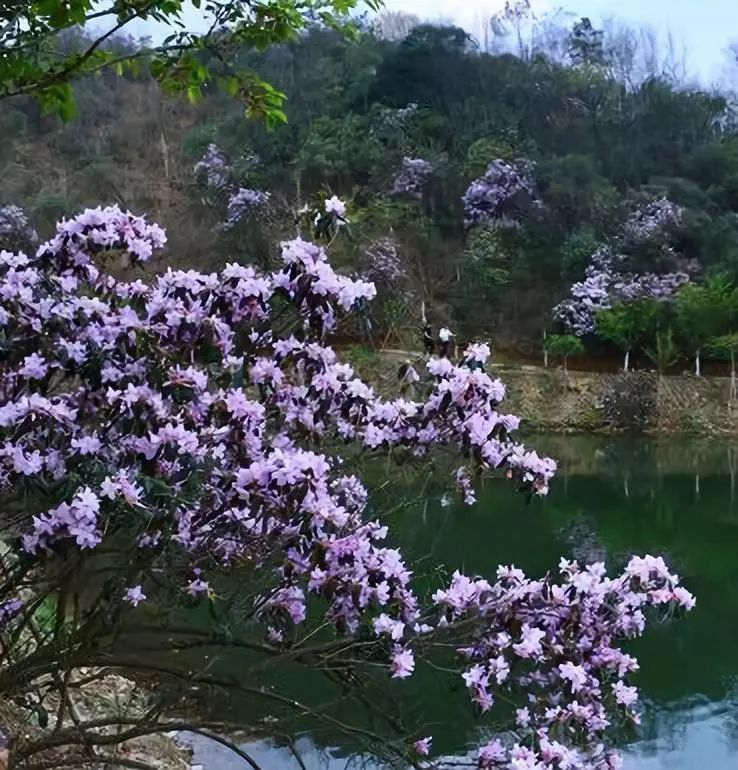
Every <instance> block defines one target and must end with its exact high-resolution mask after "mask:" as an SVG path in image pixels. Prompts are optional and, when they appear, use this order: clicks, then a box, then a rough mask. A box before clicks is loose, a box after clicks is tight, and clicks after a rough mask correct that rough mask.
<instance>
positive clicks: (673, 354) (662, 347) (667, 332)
mask: <svg viewBox="0 0 738 770" xmlns="http://www.w3.org/2000/svg"><path fill="white" fill-rule="evenodd" d="M645 352H646V355H647V356H648V357H649V358H650V359H651V361H653V363H654V364H656V368H657V369H658V370H659V373H660V374H663V373H664V372H665V371H666V370H667V369H668V368H669V367H671V366H673V365H674V364H675V363H676V362H677V361H678V360H679V350H678V348H677V346H676V343H675V342H674V333H673V331H672V330H671V327H667V328H666V329H664V330H659V331H657V332H656V337H655V341H654V344H653V345H652V346H649V347H646V348H645Z"/></svg>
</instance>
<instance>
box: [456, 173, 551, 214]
mask: <svg viewBox="0 0 738 770" xmlns="http://www.w3.org/2000/svg"><path fill="white" fill-rule="evenodd" d="M463 202H464V222H465V224H466V226H467V227H472V226H474V225H485V224H493V225H496V226H497V227H502V228H514V227H517V226H519V221H520V219H521V217H522V216H524V215H526V214H528V213H529V212H531V211H534V210H537V209H539V208H540V207H541V200H540V198H539V197H538V194H537V192H536V190H535V182H534V180H533V164H532V163H531V162H530V161H528V160H525V159H520V160H517V161H515V163H513V164H511V163H507V162H506V161H504V160H493V161H492V162H491V163H490V164H489V166H488V168H487V171H486V172H485V174H484V176H481V177H479V179H475V180H474V181H473V182H472V183H471V184H470V185H469V187H468V188H467V191H466V193H465V194H464V198H463Z"/></svg>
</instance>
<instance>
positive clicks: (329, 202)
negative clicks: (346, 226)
mask: <svg viewBox="0 0 738 770" xmlns="http://www.w3.org/2000/svg"><path fill="white" fill-rule="evenodd" d="M325 212H326V214H334V215H335V216H337V217H341V219H343V218H344V217H345V216H346V204H345V203H344V202H343V201H342V200H340V198H338V197H337V196H336V195H334V196H333V197H332V198H328V199H326V202H325Z"/></svg>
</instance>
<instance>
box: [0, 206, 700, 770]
mask: <svg viewBox="0 0 738 770" xmlns="http://www.w3.org/2000/svg"><path fill="white" fill-rule="evenodd" d="M328 211H329V212H330V213H331V215H333V216H342V214H343V212H342V211H341V210H340V208H339V207H338V206H337V204H335V203H330V205H329V206H328ZM165 240H166V237H165V234H164V232H163V230H162V229H161V228H159V227H158V226H157V225H155V224H150V223H148V222H147V221H146V220H145V219H143V218H140V217H135V216H133V215H131V214H129V213H125V212H122V211H121V210H119V209H118V208H116V207H110V208H105V209H94V210H87V211H85V212H84V213H83V214H81V215H80V216H77V217H74V218H73V219H71V220H67V221H63V222H61V223H60V224H59V225H58V227H57V232H56V234H55V235H54V237H53V238H51V239H50V240H49V241H47V242H46V243H44V244H43V245H42V246H41V248H40V249H39V250H38V252H37V253H36V254H35V255H25V254H23V253H18V252H7V251H4V252H2V254H1V255H0V287H1V288H0V347H1V349H2V369H1V374H2V382H1V388H2V390H1V392H2V399H1V401H0V434H1V436H0V440H1V441H2V444H1V448H0V482H1V483H2V497H3V503H4V507H3V510H4V519H3V541H4V543H5V546H6V547H5V549H4V550H3V553H2V556H1V557H0V567H1V568H2V572H3V580H2V585H1V586H0V641H1V642H2V648H1V649H2V658H1V661H0V694H2V696H3V698H6V699H15V702H17V703H19V704H20V706H19V709H20V710H21V711H24V710H25V712H27V713H28V714H29V715H31V714H35V715H38V714H39V713H41V712H40V711H39V709H46V712H45V713H46V714H47V717H46V719H45V720H44V721H45V722H46V724H47V727H46V729H44V727H43V724H42V723H41V721H42V720H40V719H39V723H38V727H37V728H34V729H33V730H30V729H28V730H27V729H25V728H23V729H22V730H21V731H19V733H18V734H17V735H14V736H13V738H14V744H13V752H14V761H15V762H16V763H17V765H18V766H22V763H23V762H31V763H34V764H35V765H43V764H44V763H46V765H44V766H48V763H49V761H53V758H54V754H53V752H54V751H59V750H62V749H63V750H65V751H66V752H68V753H67V754H66V755H65V757H66V759H65V762H66V764H73V763H74V761H77V764H76V765H75V766H77V767H86V766H88V764H89V763H90V762H91V761H92V760H91V756H92V757H93V758H99V757H100V756H101V755H100V754H99V752H103V754H102V756H103V757H104V756H105V754H104V751H105V748H106V747H109V746H111V745H113V744H114V743H115V742H116V740H120V741H124V740H127V739H128V738H129V737H131V736H137V735H142V734H145V733H147V732H157V731H167V730H176V729H202V725H200V726H199V728H198V723H197V720H196V718H195V717H189V718H188V719H187V720H183V719H182V717H181V713H182V708H181V706H182V703H183V702H185V703H186V702H187V698H191V697H194V696H195V693H196V691H197V690H198V689H200V688H202V687H222V686H230V687H236V688H238V689H239V691H240V692H242V693H244V694H248V695H249V696H250V697H253V698H255V699H256V700H257V701H258V702H260V703H263V704H264V708H267V706H268V707H269V708H272V707H274V706H275V704H278V705H279V707H280V708H282V709H284V710H286V711H287V712H289V713H295V714H300V715H302V714H305V713H308V712H310V709H309V708H308V707H307V706H306V705H305V704H304V703H302V702H301V701H300V700H299V699H298V698H296V697H295V695H294V694H293V693H291V692H290V691H289V684H288V683H284V684H279V685H277V683H276V682H267V683H266V684H264V683H263V680H262V679H259V680H258V681H259V682H260V683H259V684H258V685H257V684H256V682H257V679H256V677H257V676H259V677H263V675H264V672H265V671H267V672H268V671H269V670H271V669H268V668H267V667H266V662H268V661H284V662H287V661H289V662H291V663H293V664H294V663H297V664H301V665H304V666H308V667H312V668H314V669H316V670H318V671H321V672H323V673H324V674H325V676H327V677H331V678H333V679H334V680H338V681H341V682H343V683H344V685H345V686H346V687H350V683H351V682H352V681H354V680H355V678H356V673H355V672H356V670H357V667H361V666H365V667H366V669H367V670H368V671H369V670H376V668H377V666H379V667H380V668H385V669H386V672H387V674H388V675H389V676H392V677H394V678H398V679H403V678H406V677H409V676H411V675H412V674H413V671H414V670H415V668H416V665H417V661H418V660H421V659H426V658H427V659H431V660H432V659H434V658H439V659H440V660H442V661H443V666H442V667H441V668H449V666H451V667H453V669H454V670H455V671H456V673H455V674H453V675H454V676H458V677H459V679H460V681H463V682H464V685H465V686H466V688H467V689H468V692H469V696H470V698H471V701H472V702H473V704H475V707H476V709H477V710H478V711H479V713H480V714H481V715H484V714H487V713H488V712H490V711H491V709H492V708H493V706H494V704H495V702H496V700H497V698H498V697H499V696H502V697H503V698H504V699H507V700H510V699H512V700H513V701H514V702H516V703H517V704H518V706H519V708H518V710H517V711H516V717H515V721H516V724H515V725H514V726H512V725H511V726H510V729H509V730H501V731H499V733H498V734H497V735H495V736H494V737H492V739H491V740H488V741H487V742H485V743H484V745H482V746H481V747H480V748H479V751H478V753H477V755H476V757H475V758H474V759H473V760H472V763H473V764H476V765H477V766H478V767H480V768H503V767H504V768H516V770H517V769H518V768H520V769H521V770H522V768H537V769H538V768H541V769H545V770H564V769H565V768H569V769H570V770H572V769H573V770H585V768H587V769H590V768H594V769H595V770H613V768H616V767H619V760H618V759H617V756H616V755H615V754H614V753H613V752H611V751H610V750H608V749H606V748H605V747H604V742H605V741H606V740H607V739H608V738H609V736H610V734H611V732H612V731H613V730H614V729H615V728H616V726H617V724H618V723H619V721H620V720H625V721H637V720H638V712H637V710H636V700H637V692H636V690H635V688H634V687H632V686H630V685H629V684H628V675H629V674H630V673H631V672H633V671H635V670H636V669H637V663H636V661H635V659H634V658H633V657H631V656H630V655H628V654H626V653H624V652H622V651H621V650H620V648H619V643H620V641H621V640H622V639H626V638H630V637H634V636H637V635H639V634H640V633H642V631H643V630H644V627H645V623H646V618H647V614H648V613H649V612H651V611H664V610H666V611H672V610H673V609H675V608H678V607H684V608H687V609H689V608H691V606H692V605H693V603H694V600H693V599H692V597H691V595H690V594H689V593H688V592H687V591H686V590H685V589H684V588H682V587H681V586H680V585H679V579H678V578H677V577H676V576H675V575H673V574H671V573H670V571H669V570H668V568H667V566H666V564H665V563H664V561H663V560H662V559H660V558H654V557H651V556H646V557H644V558H639V557H633V558H632V559H631V560H630V562H629V563H628V565H627V567H626V568H625V571H624V572H623V573H622V574H620V575H618V576H616V577H614V578H609V577H607V576H606V575H605V569H604V566H603V565H602V564H593V565H589V566H584V565H579V564H578V563H576V562H568V561H566V560H562V562H561V563H560V565H559V570H558V573H556V574H554V573H550V574H547V575H546V576H545V577H544V578H542V579H537V580H534V579H530V578H528V577H526V575H524V574H523V572H521V571H520V570H518V569H515V568H514V567H505V566H501V567H500V568H499V569H498V570H497V573H496V575H495V576H493V577H492V579H491V580H489V581H488V580H486V579H484V578H482V577H479V576H466V575H464V574H462V573H460V572H455V573H454V574H453V577H452V578H451V580H450V582H448V583H447V584H444V585H441V586H440V587H438V589H437V590H436V591H435V592H434V593H433V595H432V596H430V597H426V596H424V595H422V594H419V593H418V590H417V587H416V585H415V584H414V580H413V573H412V570H411V566H410V565H408V564H407V563H406V562H405V560H404V559H403V557H402V554H401V553H400V552H399V551H398V550H397V549H395V548H393V547H392V545H391V543H390V544H386V541H387V539H388V537H389V533H388V530H387V527H386V526H384V525H383V524H382V523H381V522H380V521H379V520H377V519H375V518H373V517H371V516H368V515H367V497H368V490H367V489H366V487H365V486H364V484H362V482H361V480H360V479H359V478H358V477H357V476H356V475H354V474H353V473H351V471H350V461H351V457H352V449H353V450H359V451H361V452H363V453H373V454H379V453H386V452H389V451H390V450H391V456H392V457H394V458H398V459H402V460H405V461H415V462H423V459H424V458H427V457H428V456H429V455H430V454H431V453H432V452H433V451H434V449H435V448H436V447H445V448H446V449H449V450H451V451H453V452H455V453H456V454H457V455H458V457H459V461H460V462H459V464H458V468H457V470H456V471H454V473H453V481H454V483H455V485H456V486H457V487H458V488H459V490H460V492H461V494H462V495H463V496H464V498H465V500H466V501H467V502H469V503H472V502H473V501H474V487H473V479H475V478H476V477H477V476H478V475H479V474H481V473H491V474H497V475H501V476H504V477H507V478H509V479H511V480H513V481H514V482H515V483H516V484H517V485H518V486H519V487H521V488H522V489H524V490H527V491H528V492H530V493H533V494H545V493H546V492H547V490H548V485H549V482H550V480H551V478H552V476H553V474H554V471H555V468H556V465H555V463H554V462H553V461H552V460H550V459H548V458H541V457H539V456H538V455H537V454H536V453H535V452H532V451H528V450H526V449H525V448H524V447H523V446H522V445H521V444H520V443H519V442H518V441H517V440H516V439H515V438H514V433H515V431H516V429H517V428H518V424H519V420H518V419H517V418H516V417H514V416H511V415H505V414H504V413H502V412H500V402H501V401H502V399H503V397H504V394H505V389H504V386H503V385H502V383H501V382H500V381H499V380H495V379H492V378H491V377H490V376H489V374H487V373H486V372H485V370H484V365H485V362H486V361H487V359H488V358H489V355H490V351H489V347H488V346H487V345H484V344H473V345H470V346H469V347H468V348H467V349H466V350H465V351H464V353H463V354H462V357H461V360H460V361H458V362H453V361H451V360H449V359H448V358H432V359H431V360H430V361H429V362H428V365H427V368H428V372H427V379H428V383H427V387H426V390H425V392H424V394H423V397H422V398H419V399H418V400H408V399H405V398H396V399H392V400H385V399H383V398H380V397H379V396H378V395H377V393H376V392H375V391H374V389H373V388H372V386H371V385H369V384H367V383H365V382H362V381H361V380H360V379H358V378H357V377H356V376H355V374H354V372H353V370H352V368H351V367H350V366H349V365H347V364H345V363H341V362H340V360H339V359H338V357H337V355H336V353H335V352H334V351H333V350H332V349H331V347H330V346H328V344H327V338H328V336H329V334H330V333H331V332H333V331H334V330H335V329H336V327H337V324H338V322H339V319H340V317H341V316H342V315H344V314H348V313H350V312H351V311H353V310H354V309H355V308H356V307H357V306H358V305H360V304H361V303H364V302H367V301H369V300H371V299H372V297H373V296H374V293H375V289H374V286H373V285H372V284H371V283H369V282H366V281H362V280H354V279H351V278H347V277H344V276H341V275H338V274H337V273H336V272H334V270H333V269H332V268H331V266H330V264H329V262H328V260H327V255H326V252H325V250H324V248H322V247H321V246H319V245H316V244H314V243H310V242H307V241H303V240H300V239H297V240H293V241H288V242H285V243H283V244H282V249H281V259H282V261H281V267H280V268H279V269H277V270H275V271H274V272H272V273H259V272H257V271H256V270H255V269H253V268H252V267H248V266H242V265H236V264H230V265H227V266H226V267H225V268H224V269H223V270H222V271H220V272H219V273H211V274H202V273H197V272H194V271H189V272H183V271H174V270H169V271H167V272H166V273H164V274H163V275H160V276H159V277H157V278H156V279H155V280H154V281H153V282H152V283H144V282H142V281H141V280H134V281H124V280H119V279H117V278H115V277H114V274H113V273H114V272H115V271H114V270H112V269H111V268H110V263H111V262H114V261H115V260H117V259H123V261H124V262H125V263H126V264H133V265H135V264H138V263H142V262H145V261H146V260H148V259H149V258H150V257H151V256H152V253H153V252H154V251H155V250H157V249H159V248H161V247H162V246H163V245H164V243H165ZM418 387H419V385H418ZM229 581H230V583H231V584H233V583H235V585H236V591H235V593H234V592H231V594H230V595H229V592H228V588H227V586H228V584H229ZM309 597H313V599H312V600H311V599H309ZM196 603H208V604H209V605H210V612H211V617H212V621H213V626H212V629H209V630H208V629H205V630H202V627H201V626H193V628H191V629H188V628H187V627H184V628H183V627H182V624H181V622H180V623H179V624H178V625H177V626H174V625H173V621H172V614H171V612H170V611H168V608H169V607H170V605H174V608H175V609H177V610H178V611H179V613H180V614H179V615H178V616H177V617H178V618H180V621H181V612H183V611H184V610H185V608H187V607H189V606H192V605H193V604H196ZM147 608H152V609H153V608H156V612H153V613H152V612H149V613H148V614H147ZM219 646H221V647H223V646H225V647H228V646H229V647H231V648H233V649H234V650H242V651H243V654H244V670H243V672H242V673H243V678H242V679H241V680H240V681H239V683H233V682H229V681H224V680H223V679H219V678H218V677H217V676H216V675H215V674H213V673H212V672H211V671H210V670H209V664H207V662H206V661H205V660H203V665H202V666H201V667H199V668H197V664H196V663H194V662H193V659H192V657H191V656H192V654H193V653H196V652H197V650H207V649H209V648H217V647H219ZM180 649H181V650H189V651H190V654H189V655H188V660H187V661H180V660H179V658H178V656H173V655H172V654H171V653H172V652H173V651H176V650H180ZM157 651H158V652H159V653H161V655H162V656H164V657H162V658H160V659H161V660H162V661H163V662H162V663H161V664H160V665H155V664H154V663H152V661H155V660H157V657H156V656H157ZM449 651H450V652H451V657H450V658H449ZM254 661H255V662H254ZM252 666H253V667H252ZM193 667H195V668H196V669H197V670H195V668H193ZM151 668H154V669H155V670H156V671H157V672H158V674H159V676H162V677H165V678H166V679H167V681H169V682H171V681H176V682H177V683H178V686H179V688H180V689H179V690H178V694H177V696H176V698H174V699H170V700H167V698H166V697H164V695H161V696H160V697H156V698H154V699H153V700H152V701H151V702H150V703H149V704H148V707H147V708H146V710H145V711H144V713H143V714H142V715H140V717H138V718H136V719H133V720H132V719H131V718H130V717H127V716H126V715H125V714H123V715H121V714H120V713H116V714H115V715H112V716H111V717H110V719H109V721H106V720H105V719H102V720H101V719H97V720H96V719H88V720H85V719H80V718H79V716H78V714H77V713H76V711H75V698H76V693H77V692H78V691H79V689H80V687H83V686H84V685H83V684H82V682H89V681H91V680H93V679H95V678H105V677H106V676H108V675H109V674H110V672H111V671H120V670H123V671H128V672H136V671H142V670H143V671H145V670H150V669H151ZM257 672H260V673H258V674H257ZM251 673H253V676H254V678H255V679H254V684H253V686H251V685H250V684H249V681H250V680H248V676H250V675H251ZM439 676H443V674H440V673H439ZM244 678H246V682H245V683H244ZM183 699H184V701H183ZM50 703H51V704H53V710H52V709H50V708H49V707H48V705H49V704H50ZM49 711H51V712H52V713H51V716H49ZM187 712H188V713H196V712H195V711H194V710H193V709H188V710H187ZM491 713H492V715H493V717H495V716H496V714H497V712H496V711H493V712H491ZM313 716H314V718H316V719H322V720H326V723H330V724H334V723H333V722H330V720H331V716H330V714H329V712H328V711H327V710H324V709H317V710H316V711H315V712H314V713H313ZM29 718H30V716H29ZM334 721H335V720H334ZM495 724H497V722H495ZM111 725H112V726H115V729H116V730H117V732H113V733H111V732H110V730H111ZM252 727H253V730H254V733H255V734H256V733H258V732H259V731H260V730H261V731H263V732H265V733H267V734H268V733H269V731H270V730H274V729H275V727H274V725H273V724H272V722H269V721H265V722H264V723H263V724H262V723H258V724H256V725H253V726H252ZM355 732H356V731H355ZM359 732H361V734H362V735H364V736H365V737H366V736H367V735H368V738H369V740H370V743H371V744H372V748H373V750H374V751H378V752H379V751H383V752H385V753H388V754H390V755H392V756H393V757H394V758H395V759H397V758H398V757H402V758H404V761H407V762H411V763H413V764H417V763H418V762H419V761H420V759H421V758H422V759H423V761H431V760H430V759H429V757H430V754H431V749H432V743H431V739H430V737H429V736H428V737H420V736H417V735H415V736H410V735H404V734H402V733H401V731H400V734H393V735H392V736H391V737H384V738H382V739H381V740H380V739H379V738H377V736H374V735H373V734H371V733H367V731H366V730H362V731H359ZM223 740H225V739H223ZM234 750H236V751H240V750H238V749H237V748H236V747H234ZM50 752H52V753H51V754H50ZM241 753H242V754H243V752H241ZM70 757H71V759H69V758H70ZM439 763H440V765H443V762H442V761H441V760H439Z"/></svg>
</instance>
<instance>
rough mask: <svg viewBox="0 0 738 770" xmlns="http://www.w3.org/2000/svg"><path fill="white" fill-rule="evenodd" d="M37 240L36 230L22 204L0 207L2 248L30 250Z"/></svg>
mask: <svg viewBox="0 0 738 770" xmlns="http://www.w3.org/2000/svg"><path fill="white" fill-rule="evenodd" d="M37 240H38V236H37V235H36V231H35V230H34V229H33V227H32V226H31V223H30V222H29V221H28V217H27V216H26V213H25V211H23V209H22V208H20V206H1V207H0V249H8V250H11V251H20V250H26V251H28V250H30V249H31V248H32V247H33V246H35V244H36V242H37Z"/></svg>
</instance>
